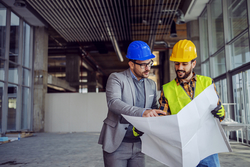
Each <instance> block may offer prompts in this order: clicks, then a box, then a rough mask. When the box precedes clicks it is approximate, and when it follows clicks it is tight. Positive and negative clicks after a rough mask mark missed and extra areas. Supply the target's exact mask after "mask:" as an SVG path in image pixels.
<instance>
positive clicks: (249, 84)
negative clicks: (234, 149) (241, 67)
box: [245, 70, 250, 140]
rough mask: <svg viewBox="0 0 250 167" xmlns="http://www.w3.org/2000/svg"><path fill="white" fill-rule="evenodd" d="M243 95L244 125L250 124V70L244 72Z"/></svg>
mask: <svg viewBox="0 0 250 167" xmlns="http://www.w3.org/2000/svg"><path fill="white" fill-rule="evenodd" d="M245 85H246V86H245V87H246V91H245V93H246V94H245V95H246V97H245V98H246V111H247V112H246V118H247V119H246V121H247V122H246V123H247V124H250V70H247V71H246V72H245ZM249 139H250V129H249V128H248V140H249Z"/></svg>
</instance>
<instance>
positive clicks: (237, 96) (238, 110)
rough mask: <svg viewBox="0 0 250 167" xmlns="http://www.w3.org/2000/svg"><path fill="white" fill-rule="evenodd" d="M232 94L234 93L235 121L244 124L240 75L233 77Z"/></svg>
mask: <svg viewBox="0 0 250 167" xmlns="http://www.w3.org/2000/svg"><path fill="white" fill-rule="evenodd" d="M233 90H234V91H233V93H234V103H236V106H235V110H234V111H235V116H236V117H235V119H236V121H237V122H240V123H245V113H244V103H243V102H244V99H243V98H244V96H243V95H244V94H243V86H242V73H239V74H236V75H234V76H233Z"/></svg>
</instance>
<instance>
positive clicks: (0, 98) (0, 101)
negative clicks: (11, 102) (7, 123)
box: [0, 82, 4, 132]
mask: <svg viewBox="0 0 250 167" xmlns="http://www.w3.org/2000/svg"><path fill="white" fill-rule="evenodd" d="M3 88H4V83H3V82H0V132H1V131H2V113H3V111H2V108H3V107H2V106H3Z"/></svg>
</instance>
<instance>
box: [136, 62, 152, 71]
mask: <svg viewBox="0 0 250 167" xmlns="http://www.w3.org/2000/svg"><path fill="white" fill-rule="evenodd" d="M133 63H135V64H137V65H139V66H140V67H141V69H145V68H146V67H149V68H151V66H153V64H154V61H153V60H151V61H150V62H148V63H141V64H140V63H136V62H135V61H133Z"/></svg>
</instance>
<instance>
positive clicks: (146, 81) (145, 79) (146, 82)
mask: <svg viewBox="0 0 250 167" xmlns="http://www.w3.org/2000/svg"><path fill="white" fill-rule="evenodd" d="M148 84H149V83H148V80H147V78H144V88H145V106H144V107H145V108H146V106H148V98H147V97H148V96H149V95H148V89H147V88H148Z"/></svg>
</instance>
